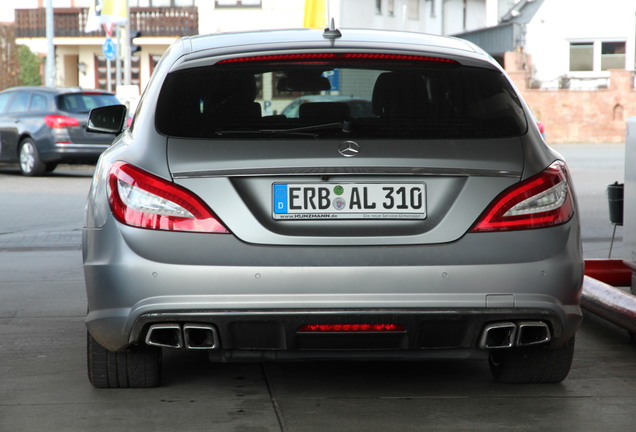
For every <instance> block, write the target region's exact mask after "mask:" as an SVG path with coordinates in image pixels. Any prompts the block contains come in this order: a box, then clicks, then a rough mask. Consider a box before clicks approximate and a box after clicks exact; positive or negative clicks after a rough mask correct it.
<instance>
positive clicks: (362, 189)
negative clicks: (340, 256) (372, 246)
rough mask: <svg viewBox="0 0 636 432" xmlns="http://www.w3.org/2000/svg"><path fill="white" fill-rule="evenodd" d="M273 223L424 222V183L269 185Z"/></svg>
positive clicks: (425, 207)
mask: <svg viewBox="0 0 636 432" xmlns="http://www.w3.org/2000/svg"><path fill="white" fill-rule="evenodd" d="M271 202H272V217H273V218H274V219H276V220H318V219H320V220H329V219H354V220H355V219H363V220H364V219H366V220H408V219H426V217H427V205H426V204H427V203H426V184H425V183H424V182H400V183H393V182H390V183H385V182H364V183H358V182H346V183H335V182H328V183H326V182H325V183H282V182H281V183H278V182H276V183H272V201H271Z"/></svg>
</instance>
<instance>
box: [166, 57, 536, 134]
mask: <svg viewBox="0 0 636 432" xmlns="http://www.w3.org/2000/svg"><path fill="white" fill-rule="evenodd" d="M273 58H274V60H272V61H263V60H261V59H260V58H255V59H256V60H254V61H252V60H251V59H248V60H246V61H236V62H234V61H233V62H227V63H222V62H220V63H217V64H216V65H213V66H207V67H200V68H193V69H186V70H181V71H175V72H172V73H170V74H169V75H168V76H167V77H166V81H165V82H164V84H163V87H162V90H161V93H160V96H159V101H158V104H157V112H156V117H155V119H156V127H157V129H158V130H159V132H161V133H163V134H165V135H169V136H175V137H192V138H223V139H227V138H246V137H258V136H271V137H276V138H281V137H282V138H284V137H290V138H298V137H299V136H303V135H307V136H311V137H316V138H436V139H445V138H447V139H458V138H465V139H469V138H496V137H510V136H519V135H521V134H523V133H525V131H526V127H527V123H526V119H525V116H524V113H523V109H522V107H521V103H520V101H519V100H518V99H517V96H516V94H515V92H514V91H513V89H512V88H511V87H510V84H509V83H508V81H507V79H506V78H505V77H504V76H503V75H502V73H500V72H498V71H496V70H490V69H484V68H476V67H467V66H462V65H460V64H458V63H442V62H435V61H357V62H356V61H350V60H349V61H343V60H332V61H320V60H312V61H281V60H277V59H276V56H273Z"/></svg>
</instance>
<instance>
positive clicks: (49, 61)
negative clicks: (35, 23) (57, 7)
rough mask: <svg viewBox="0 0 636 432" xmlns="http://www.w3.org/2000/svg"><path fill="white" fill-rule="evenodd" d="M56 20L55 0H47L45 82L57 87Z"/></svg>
mask: <svg viewBox="0 0 636 432" xmlns="http://www.w3.org/2000/svg"><path fill="white" fill-rule="evenodd" d="M54 26H55V20H54V15H53V0H46V42H47V45H48V48H47V54H46V65H45V82H46V85H47V86H49V87H55V81H56V77H55V75H56V70H55V45H53V36H54V34H55V32H54Z"/></svg>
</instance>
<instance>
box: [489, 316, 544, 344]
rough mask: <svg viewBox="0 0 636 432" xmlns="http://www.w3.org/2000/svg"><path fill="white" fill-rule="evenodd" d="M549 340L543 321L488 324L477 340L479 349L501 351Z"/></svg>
mask: <svg viewBox="0 0 636 432" xmlns="http://www.w3.org/2000/svg"><path fill="white" fill-rule="evenodd" d="M550 339H551V336H550V328H549V327H548V325H547V324H546V323H544V322H543V321H522V322H519V323H514V322H499V323H492V324H488V325H487V326H486V327H485V328H484V330H483V331H482V333H481V337H480V338H479V348H482V349H501V348H512V347H515V346H518V347H523V346H530V345H540V344H544V343H547V342H549V341H550Z"/></svg>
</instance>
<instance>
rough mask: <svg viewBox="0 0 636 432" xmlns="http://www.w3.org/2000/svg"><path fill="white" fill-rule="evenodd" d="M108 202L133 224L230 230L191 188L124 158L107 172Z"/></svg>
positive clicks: (119, 216) (125, 221)
mask: <svg viewBox="0 0 636 432" xmlns="http://www.w3.org/2000/svg"><path fill="white" fill-rule="evenodd" d="M108 204H109V205H110V209H111V211H112V213H113V216H115V218H116V219H117V220H118V221H119V222H121V223H123V224H126V225H130V226H133V227H138V228H146V229H153V230H164V231H189V232H204V233H228V232H229V231H228V230H227V228H225V226H223V224H222V223H221V222H220V221H219V220H218V219H217V217H216V216H215V215H214V214H213V213H212V211H211V210H210V209H209V208H208V206H207V205H206V204H205V203H204V202H203V201H201V199H200V198H199V197H197V196H196V195H194V194H193V193H192V192H190V191H189V190H187V189H184V188H182V187H180V186H177V185H175V184H174V183H172V182H169V181H166V180H164V179H162V178H160V177H157V176H155V175H153V174H150V173H148V172H146V171H143V170H142V169H140V168H137V167H135V166H133V165H130V164H127V163H124V162H117V163H115V164H113V166H112V167H111V168H110V171H109V173H108Z"/></svg>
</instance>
